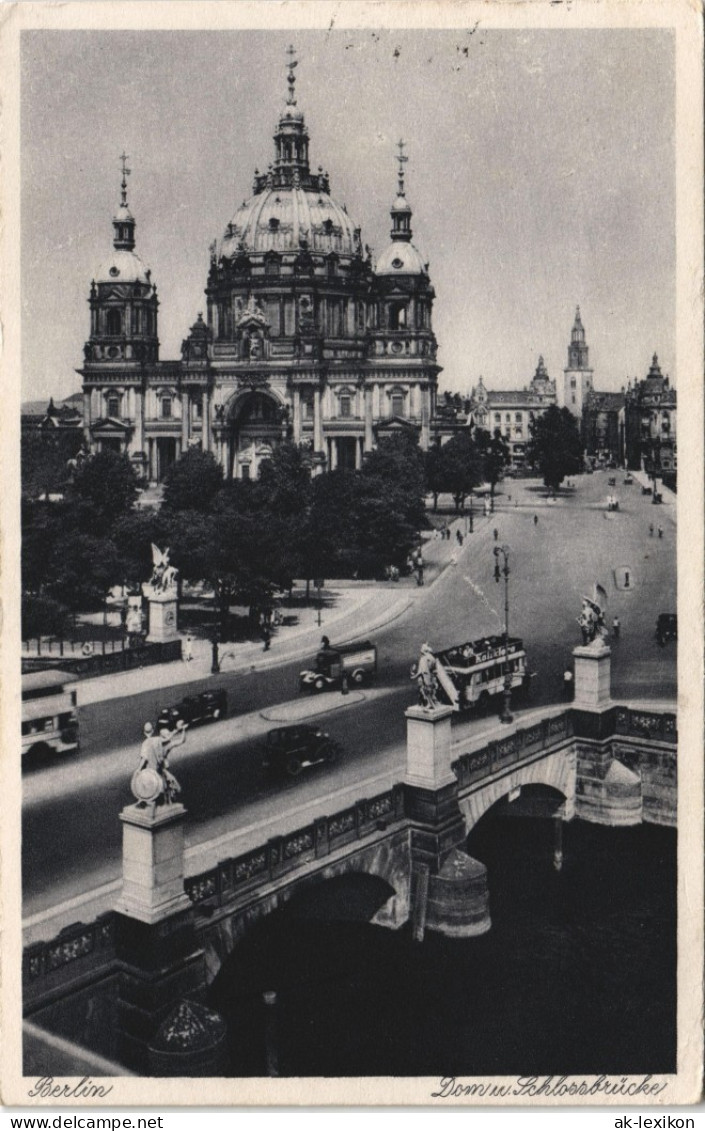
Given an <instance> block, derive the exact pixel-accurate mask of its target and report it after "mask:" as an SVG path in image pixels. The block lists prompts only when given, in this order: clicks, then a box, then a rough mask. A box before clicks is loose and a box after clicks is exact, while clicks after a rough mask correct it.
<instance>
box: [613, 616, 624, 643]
mask: <svg viewBox="0 0 705 1131" xmlns="http://www.w3.org/2000/svg"><path fill="white" fill-rule="evenodd" d="M621 627H622V625H621V624H620V620H619V617H615V618H614V620H613V621H612V635H613V636H614V638H615V640H618V639H619V633H620V629H621Z"/></svg>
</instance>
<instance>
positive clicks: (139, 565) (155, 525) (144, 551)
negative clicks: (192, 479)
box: [111, 507, 173, 588]
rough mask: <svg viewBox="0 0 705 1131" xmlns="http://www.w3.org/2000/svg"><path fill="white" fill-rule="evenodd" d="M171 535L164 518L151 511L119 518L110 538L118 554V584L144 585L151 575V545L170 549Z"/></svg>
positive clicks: (168, 525)
mask: <svg viewBox="0 0 705 1131" xmlns="http://www.w3.org/2000/svg"><path fill="white" fill-rule="evenodd" d="M172 517H173V516H172ZM170 531H171V526H170V524H169V521H168V516H167V514H166V513H165V512H164V511H161V510H160V511H157V510H155V509H154V508H153V507H143V508H136V509H135V510H133V511H129V512H128V513H127V514H124V515H122V516H121V517H120V518H118V519H117V520H116V522H115V524H114V526H113V529H112V532H111V534H112V538H113V541H114V542H115V545H116V546H118V547H119V550H120V559H121V568H122V579H121V580H123V581H125V582H127V583H128V584H129V585H131V586H132V587H133V588H134V587H137V586H139V585H140V584H141V583H142V582H143V581H147V580H148V579H149V577H150V574H151V572H152V543H153V542H154V543H156V545H157V546H159V547H160V548H161V549H163V548H164V547H165V546H169V545H171V543H170V541H169V535H170Z"/></svg>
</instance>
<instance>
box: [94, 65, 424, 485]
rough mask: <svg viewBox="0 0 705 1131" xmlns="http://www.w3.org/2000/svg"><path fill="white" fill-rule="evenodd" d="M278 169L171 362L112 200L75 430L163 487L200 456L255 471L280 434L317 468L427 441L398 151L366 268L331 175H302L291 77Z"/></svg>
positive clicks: (227, 240) (414, 263)
mask: <svg viewBox="0 0 705 1131" xmlns="http://www.w3.org/2000/svg"><path fill="white" fill-rule="evenodd" d="M295 66H296V63H295V62H294V61H293V59H292V61H291V62H290V63H289V67H288V72H289V73H288V79H287V82H288V94H287V100H286V104H285V106H284V108H283V111H282V114H281V116H280V118H279V122H278V125H277V129H276V132H275V135H274V154H273V161H272V163H271V164H270V165H269V166H268V168H267V170H266V172H264V173H260V172H259V171H257V170H256V171H255V176H254V183H253V186H252V195H251V197H250V198H249V199H248V200H247V201H246V202H245V203H243V205H242V206H241V207H240V208H239V209H238V210H237V211H236V212H235V214H234V216H233V218H232V220H231V221H230V222H229V223H228V224H227V227H226V228H225V232H224V234H223V237H222V239H220V240H219V241H215V242H214V243H213V244H212V245H211V248H210V270H209V273H208V279H207V282H206V287H205V295H206V311H207V313H206V316H205V318H204V317H203V315H202V314H199V315H198V318H197V319H196V321H195V322H194V324H193V325H192V327H191V329H190V331H189V333H188V336H187V337H186V338H185V340H184V341H183V343H182V347H181V358H180V359H179V360H175V361H162V360H161V359H160V357H159V338H158V307H159V300H158V297H157V287H156V283H155V282H154V281H153V280H152V277H151V273H150V271H149V270H148V269H146V268H145V266H144V264H143V263H142V261H141V259H140V258H139V256H138V254H137V252H136V250H135V227H136V224H135V220H134V217H133V216H132V213H131V212H130V208H129V205H128V203H127V181H126V176H127V173H128V170H127V168H126V164H125V161H126V158H123V177H122V198H121V203H120V206H119V208H118V210H117V213H116V215H115V218H114V220H113V228H114V235H113V246H112V251H111V253H110V255H109V256H108V258H107V260H106V262H105V264H104V265H103V266H102V268H101V269H100V271H99V272H98V274H97V275H96V277H95V279H94V281H93V282H92V284H91V289H90V298H89V305H90V311H91V323H90V336H89V338H88V340H87V341H86V344H85V346H84V363H83V366H82V368H81V369H80V370H79V371H78V372H79V373H80V375H81V377H82V380H83V394H84V435H85V440H86V443H87V445H88V446H89V447H90V449H91V450H92V451H97V450H101V449H103V448H112V449H115V450H118V451H120V452H124V453H126V454H127V455H128V456H129V458H130V460H131V462H132V464H133V466H134V467H135V469H136V470H137V472H138V473H139V475H140V478H141V479H143V480H145V481H149V482H159V481H160V480H161V479H162V478H163V476H164V474H165V472H166V471H167V470H168V468H169V467H170V466H171V464H172V463H173V462H174V460H176V459H178V457H179V456H180V455H181V454H182V453H184V452H185V451H187V450H188V449H189V447H192V446H196V447H200V448H202V449H203V450H204V451H208V452H212V453H213V455H214V456H215V457H216V459H217V460H218V462H219V463H220V464H221V466H222V468H223V471H224V473H225V475H226V476H227V477H241V478H247V477H253V478H254V477H255V476H256V475H257V472H258V469H259V465H260V463H261V462H262V460H263V459H266V458H267V457H268V456H269V455H270V454H271V451H272V448H273V446H274V445H276V444H277V443H279V442H281V441H282V440H284V439H291V440H293V441H294V442H295V443H297V444H302V445H304V446H305V447H306V448H307V449H308V450H309V451H310V453H311V457H310V458H311V462H312V465H313V466H314V468H319V469H323V468H325V469H330V470H333V469H335V468H336V467H342V468H356V467H360V466H361V463H362V459H363V456H364V454H365V453H366V452H368V451H370V450H371V449H372V448H373V447H374V446H375V444H376V442H377V440H378V439H379V438H380V437H381V436H383V435H385V434H389V433H391V432H394V431H399V430H408V431H411V432H414V433H416V434H417V435H418V437H419V441H420V444H421V447H422V448H424V449H425V448H427V447H428V445H429V441H430V437H431V429H432V421H433V417H434V413H435V404H436V388H437V379H438V374H439V372H440V368H439V366H438V365H437V363H436V339H435V336H434V333H433V325H432V311H433V301H434V297H435V295H434V290H433V287H432V285H431V280H430V278H429V273H428V264H427V263H425V262H424V260H423V258H422V256H421V255H420V253H419V251H418V250H417V248H416V247H415V245H414V243H413V242H412V235H413V233H412V227H411V219H412V212H411V208H410V206H409V204H408V202H407V199H406V193H405V186H404V162H405V161H406V157H405V156H404V152H403V149H404V146H403V143H401V142H400V143H399V156H398V158H397V160H398V162H399V172H398V184H397V194H396V198H395V199H394V202H393V204H392V208H391V220H392V227H391V233H390V243H389V245H388V246H387V248H386V249H385V250H384V251H383V253H382V254H381V255H380V256H379V257H378V259H377V260H376V262H374V261H373V259H372V255H371V253H370V251H369V249H368V248H367V247H365V246H364V245H363V242H362V235H361V230H360V228H359V227H357V226H356V224H355V223H354V222H353V220H352V219H351V218H350V217H349V216H348V213H347V210H346V208H345V205H344V204H340V203H338V201H337V200H336V199H335V198H334V197H333V196H332V195H331V192H330V184H329V179H328V175H327V174H326V173H325V172H324V171H323V169H322V168H320V167H319V168H318V169H317V170H315V171H314V170H313V169H312V167H311V163H310V160H309V135H308V130H307V128H306V125H305V122H304V117H303V114H302V113H301V111H300V110H299V109H298V107H297V101H296V94H295V76H294V68H295Z"/></svg>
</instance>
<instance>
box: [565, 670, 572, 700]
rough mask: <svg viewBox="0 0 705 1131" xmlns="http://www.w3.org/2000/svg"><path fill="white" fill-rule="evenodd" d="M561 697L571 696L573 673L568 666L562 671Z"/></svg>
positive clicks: (567, 697)
mask: <svg viewBox="0 0 705 1131" xmlns="http://www.w3.org/2000/svg"><path fill="white" fill-rule="evenodd" d="M563 697H564V698H565V699H572V698H573V673H572V671H571V670H570V668H566V669H565V671H564V672H563Z"/></svg>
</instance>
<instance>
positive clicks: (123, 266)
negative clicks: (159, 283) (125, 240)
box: [94, 248, 151, 283]
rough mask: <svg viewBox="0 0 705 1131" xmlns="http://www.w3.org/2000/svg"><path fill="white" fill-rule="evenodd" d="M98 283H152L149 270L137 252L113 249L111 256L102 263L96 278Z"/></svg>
mask: <svg viewBox="0 0 705 1131" xmlns="http://www.w3.org/2000/svg"><path fill="white" fill-rule="evenodd" d="M94 278H95V281H96V283H150V282H151V279H149V278H148V277H147V268H146V267H145V265H144V263H143V262H142V260H141V259H140V257H139V255H138V254H137V252H135V251H127V250H126V249H125V248H113V250H112V252H111V253H110V256H109V257H108V258H107V259H106V260H104V261H103V263H101V265H100V267H99V269H98V271H97V272H96V274H95V276H94Z"/></svg>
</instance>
